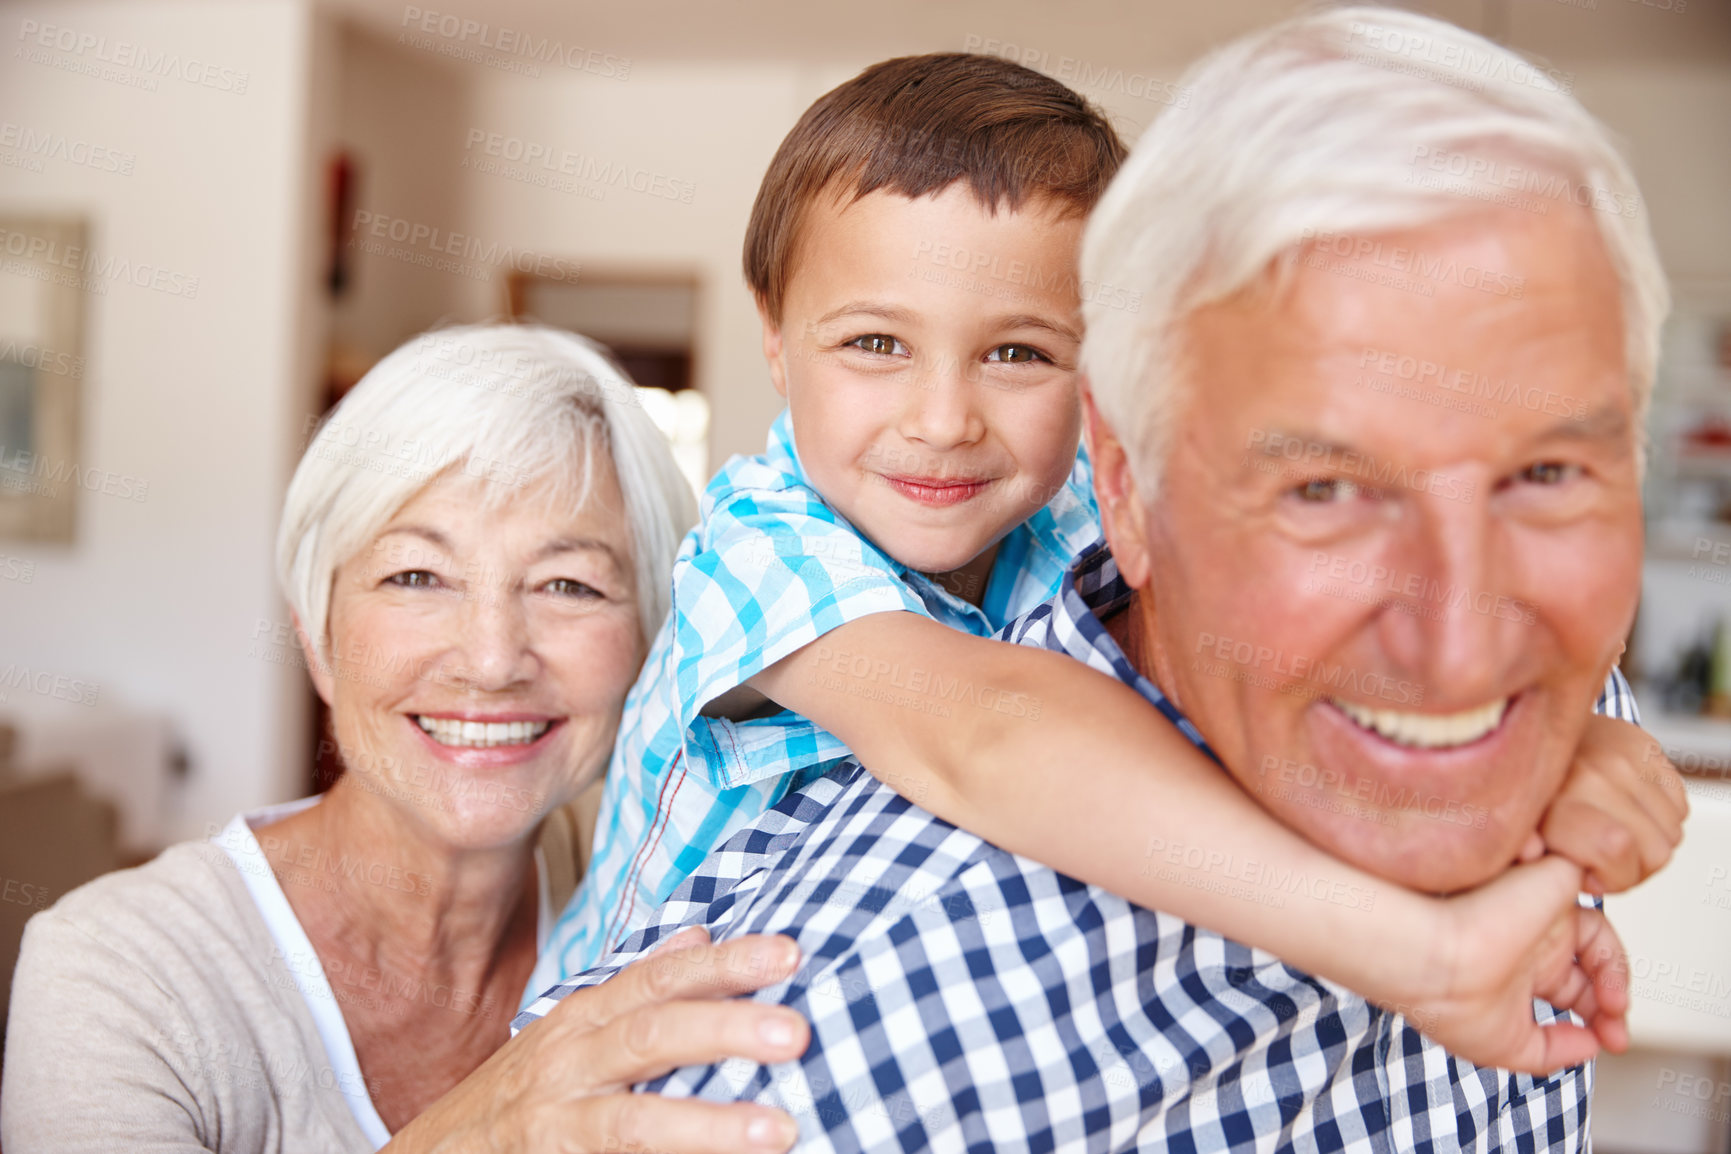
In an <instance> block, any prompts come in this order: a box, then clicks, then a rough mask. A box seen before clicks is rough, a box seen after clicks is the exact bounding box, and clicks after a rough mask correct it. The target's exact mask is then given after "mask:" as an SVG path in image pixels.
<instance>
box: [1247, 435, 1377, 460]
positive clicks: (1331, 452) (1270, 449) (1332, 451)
mask: <svg viewBox="0 0 1731 1154" xmlns="http://www.w3.org/2000/svg"><path fill="white" fill-rule="evenodd" d="M1252 431H1253V432H1262V433H1265V434H1266V436H1264V437H1263V439H1262V443H1261V444H1259V445H1256V446H1255V449H1256V451H1257V452H1258V453H1260V454H1261V455H1262V456H1264V457H1282V458H1285V459H1286V460H1288V461H1292V462H1294V463H1298V462H1301V461H1303V460H1304V457H1290V456H1287V454H1286V453H1285V452H1283V449H1284V448H1285V447H1286V446H1287V445H1290V444H1292V442H1294V441H1297V442H1298V443H1300V444H1302V445H1303V446H1304V452H1305V456H1307V457H1316V456H1320V457H1323V458H1325V459H1327V460H1333V459H1334V457H1335V456H1336V455H1337V454H1345V453H1352V454H1354V455H1356V456H1360V457H1367V456H1369V455H1370V454H1368V453H1366V452H1364V451H1363V450H1361V449H1355V448H1353V447H1352V446H1351V445H1343V444H1340V443H1339V442H1336V441H1325V440H1323V439H1322V438H1321V437H1319V436H1315V435H1312V434H1310V433H1294V432H1289V431H1287V430H1286V429H1260V430H1252ZM1313 450H1314V451H1313Z"/></svg>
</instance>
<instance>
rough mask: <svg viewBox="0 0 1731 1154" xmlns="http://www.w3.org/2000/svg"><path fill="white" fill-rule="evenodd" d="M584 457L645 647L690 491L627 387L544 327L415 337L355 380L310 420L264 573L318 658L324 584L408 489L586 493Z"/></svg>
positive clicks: (693, 511)
mask: <svg viewBox="0 0 1731 1154" xmlns="http://www.w3.org/2000/svg"><path fill="white" fill-rule="evenodd" d="M597 453H606V454H608V456H609V457H610V459H611V460H612V462H613V469H614V472H615V474H616V476H617V477H618V479H619V488H620V491H621V492H622V494H623V496H624V500H625V510H624V513H625V519H626V522H627V529H628V533H629V538H630V542H631V555H632V562H633V565H634V566H635V569H636V574H635V577H636V591H637V605H638V612H639V617H640V620H641V622H642V626H643V635H644V638H645V640H646V641H647V640H648V639H650V638H653V637H654V635H655V633H656V631H657V630H658V629H659V628H660V627H661V621H662V619H663V618H664V617H665V616H666V615H667V610H668V601H669V597H670V581H671V575H672V572H673V557H674V553H675V552H676V551H677V550H678V548H679V542H680V539H681V538H682V537H683V536H684V535H685V532H686V530H688V529H689V528H690V527H691V526H692V525H693V524H694V523H695V522H696V520H697V507H696V499H695V497H694V495H693V494H692V492H691V486H690V484H689V483H688V482H687V481H686V480H685V477H684V476H683V475H682V474H681V473H680V471H679V468H678V466H677V465H676V464H675V463H674V460H673V453H672V451H671V449H670V448H669V447H668V444H667V441H666V438H665V437H664V436H663V435H662V433H661V431H660V430H659V429H657V428H656V426H655V424H654V422H653V421H651V420H650V418H649V415H648V414H647V413H645V412H644V410H643V407H642V405H640V404H639V403H638V401H637V396H636V391H635V389H634V387H633V385H632V382H631V379H630V378H629V377H627V376H626V375H625V373H624V371H623V370H622V369H620V368H619V367H618V366H617V365H616V364H614V363H613V361H612V360H611V359H610V358H609V357H608V355H607V354H606V353H605V352H604V351H603V350H602V349H601V347H600V346H598V345H596V344H594V343H593V342H591V341H588V340H586V339H584V338H583V337H580V336H577V335H576V334H575V333H570V332H565V331H562V330H559V329H552V328H543V327H539V326H532V325H502V324H495V325H468V326H459V327H453V328H444V329H435V330H433V331H431V332H427V333H423V334H421V335H420V336H418V337H415V338H414V339H412V340H410V341H409V342H407V343H406V344H404V345H402V346H401V347H400V348H398V349H397V350H396V351H394V352H392V353H391V354H390V355H389V356H387V357H385V358H384V359H383V360H382V361H380V362H379V363H378V364H377V365H374V366H373V368H372V370H371V371H370V372H368V373H367V375H366V376H365V377H363V378H361V381H360V383H359V384H357V385H356V386H355V387H354V388H353V389H352V390H351V391H350V392H349V393H348V395H347V396H345V397H344V398H343V399H342V402H341V403H340V404H338V405H337V407H336V408H335V409H334V410H332V411H331V414H330V416H329V417H327V418H326V419H325V420H324V422H323V423H322V424H321V425H320V426H319V427H318V430H317V432H316V433H315V434H314V436H313V439H312V443H311V444H310V445H309V446H308V447H307V450H306V453H305V455H303V456H302V457H301V462H300V466H299V467H298V468H297V469H296V470H295V475H294V479H293V480H292V481H291V482H290V483H289V488H288V496H287V497H286V498H285V499H284V501H283V514H282V525H281V528H280V529H279V530H278V532H277V577H278V579H279V580H280V581H281V583H282V589H283V594H284V596H286V597H287V598H288V602H289V604H290V606H291V607H293V609H294V611H295V613H296V615H297V616H298V617H299V619H300V623H301V627H302V628H303V629H304V630H305V631H306V633H307V635H308V636H309V637H311V638H312V640H313V643H314V647H315V649H316V651H317V653H318V655H319V657H320V658H321V659H324V660H328V657H329V650H328V645H329V637H328V628H327V627H328V624H329V621H328V619H329V613H330V600H331V581H332V578H333V576H334V575H335V573H336V570H337V567H338V566H340V565H341V564H342V563H343V562H344V561H347V560H348V559H349V558H351V557H353V556H355V554H357V553H359V552H360V551H361V550H363V549H365V548H366V547H367V546H368V545H369V544H371V543H372V541H373V540H374V539H375V538H376V537H377V536H378V535H379V533H380V532H381V531H382V530H383V529H384V527H385V525H386V524H388V523H389V522H390V520H391V518H393V517H395V516H396V515H397V513H398V511H400V510H401V509H402V508H403V506H404V505H406V504H408V503H409V502H410V501H411V500H413V499H414V497H415V496H416V494H418V493H420V492H421V490H423V489H424V488H426V487H427V485H429V484H430V483H432V482H433V481H434V480H436V479H437V478H439V477H441V476H443V475H445V474H447V473H450V472H452V471H460V472H462V473H464V474H467V475H469V476H473V477H477V478H486V479H488V480H490V481H493V482H495V483H493V484H488V485H481V486H478V488H479V489H480V490H481V492H482V499H483V500H485V501H487V502H489V503H503V502H505V501H509V500H512V499H514V498H516V499H520V498H523V497H525V496H529V495H533V496H535V497H536V498H537V499H539V498H540V497H541V496H542V495H543V494H546V495H548V496H550V498H551V499H552V500H554V501H557V502H560V503H561V504H563V505H565V507H568V508H573V509H574V508H578V507H580V506H581V504H582V502H583V501H584V500H586V499H587V497H588V494H589V489H590V483H591V480H592V471H593V468H594V461H595V459H596V454H597Z"/></svg>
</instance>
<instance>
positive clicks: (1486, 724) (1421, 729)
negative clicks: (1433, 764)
mask: <svg viewBox="0 0 1731 1154" xmlns="http://www.w3.org/2000/svg"><path fill="white" fill-rule="evenodd" d="M1328 700H1329V703H1330V704H1332V705H1333V706H1334V707H1335V708H1336V709H1338V710H1340V711H1341V712H1342V713H1344V714H1346V715H1347V716H1348V717H1349V718H1351V719H1352V720H1353V722H1354V723H1355V724H1357V725H1358V726H1359V727H1360V728H1362V729H1368V730H1370V731H1371V732H1372V733H1375V734H1378V735H1380V736H1382V737H1386V738H1388V740H1390V741H1392V742H1394V743H1395V744H1396V745H1406V746H1411V747H1413V748H1415V749H1448V748H1451V747H1452V746H1456V745H1467V744H1469V743H1470V742H1474V741H1477V740H1478V739H1479V738H1481V737H1483V736H1484V735H1485V734H1487V733H1489V732H1491V731H1492V730H1493V729H1495V728H1496V727H1497V726H1499V725H1501V724H1502V721H1503V714H1504V713H1506V712H1507V711H1508V708H1509V699H1508V698H1506V697H1505V698H1503V699H1502V700H1500V701H1493V702H1491V703H1490V704H1489V705H1481V706H1479V707H1478V708H1477V709H1468V710H1464V711H1462V712H1460V713H1404V712H1402V711H1400V710H1398V709H1372V708H1370V707H1369V706H1366V705H1359V704H1357V703H1356V702H1352V701H1342V700H1341V699H1340V698H1338V697H1331V698H1329V699H1328Z"/></svg>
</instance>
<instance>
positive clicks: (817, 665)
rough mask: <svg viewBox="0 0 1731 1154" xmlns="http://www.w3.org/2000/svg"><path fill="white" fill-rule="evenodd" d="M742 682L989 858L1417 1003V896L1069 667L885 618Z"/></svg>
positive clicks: (1042, 654)
mask: <svg viewBox="0 0 1731 1154" xmlns="http://www.w3.org/2000/svg"><path fill="white" fill-rule="evenodd" d="M751 684H752V685H754V686H756V687H757V688H758V689H760V690H762V691H763V692H764V693H765V694H767V695H768V696H770V697H771V698H773V699H775V700H776V701H777V702H778V703H780V704H781V705H782V706H783V707H785V708H788V709H791V710H794V711H795V712H797V713H800V714H802V715H804V716H806V717H808V718H810V719H811V720H813V721H814V722H816V723H817V724H819V725H821V726H823V727H824V728H825V729H827V730H829V731H830V732H831V733H834V734H835V735H836V736H837V737H839V738H840V739H841V740H842V741H843V742H845V743H846V744H847V745H848V747H849V748H850V749H851V750H853V752H854V753H855V754H856V755H857V756H858V757H859V759H860V761H861V763H862V764H863V765H865V766H866V767H867V768H868V769H869V770H870V771H871V772H872V773H873V774H874V775H875V776H877V777H878V778H879V780H881V781H883V782H884V783H885V784H886V785H888V786H890V787H891V788H892V789H895V790H896V791H897V792H898V793H901V794H902V795H903V796H905V797H907V798H908V799H909V800H911V801H914V802H916V803H918V804H920V805H922V806H923V807H925V808H926V809H928V810H930V811H931V812H933V813H935V814H937V815H938V816H940V817H942V818H944V819H945V820H947V821H950V822H952V823H954V824H956V825H958V826H960V827H962V828H964V829H968V830H970V831H972V832H974V833H977V834H979V835H981V836H982V837H985V838H986V839H987V840H989V841H991V842H993V843H995V844H997V845H999V846H1002V847H1003V848H1005V849H1008V850H1011V851H1013V852H1015V853H1019V854H1022V855H1023V856H1025V857H1029V858H1032V859H1034V860H1036V861H1039V862H1042V863H1044V864H1046V865H1049V866H1051V867H1053V868H1054V869H1057V870H1059V871H1061V872H1063V873H1066V874H1069V875H1071V876H1072V877H1076V878H1080V879H1081V880H1083V881H1087V882H1090V883H1092V884H1095V885H1098V886H1101V887H1102V888H1105V889H1108V890H1111V891H1112V892H1114V893H1117V894H1119V895H1121V896H1123V897H1126V898H1128V899H1130V900H1131V901H1133V902H1135V903H1137V904H1138V905H1142V906H1146V907H1150V908H1156V909H1160V910H1164V911H1166V912H1169V913H1172V914H1175V915H1177V916H1179V917H1182V918H1184V919H1185V920H1186V921H1189V922H1192V923H1194V924H1196V925H1200V926H1204V927H1206V928H1208V929H1211V930H1215V931H1217V932H1219V933H1222V934H1225V935H1226V936H1228V937H1231V938H1234V939H1237V940H1238V941H1242V942H1245V943H1247V944H1250V945H1254V946H1258V947H1261V948H1263V949H1266V950H1268V951H1270V952H1271V953H1274V954H1276V955H1278V956H1280V957H1281V958H1283V959H1284V960H1286V961H1288V962H1291V963H1292V964H1294V965H1296V966H1299V967H1301V968H1303V969H1306V970H1309V971H1311V972H1313V973H1317V974H1320V975H1322V976H1324V977H1327V978H1331V979H1333V980H1336V981H1340V982H1342V983H1344V984H1346V985H1349V986H1351V987H1353V988H1354V989H1357V990H1358V991H1359V992H1361V993H1363V994H1366V995H1368V996H1370V997H1373V998H1377V999H1386V998H1389V997H1396V996H1399V995H1400V994H1401V993H1402V992H1406V991H1411V990H1413V989H1415V988H1423V981H1422V978H1421V976H1420V975H1416V974H1414V973H1413V972H1412V967H1411V964H1410V963H1412V962H1413V961H1414V960H1418V959H1424V958H1426V957H1427V956H1428V951H1427V950H1426V949H1425V948H1424V947H1425V943H1426V940H1427V935H1428V934H1429V933H1430V932H1431V930H1432V928H1433V926H1432V922H1433V919H1431V918H1429V917H1427V912H1428V911H1427V909H1426V906H1427V905H1428V903H1429V899H1424V898H1421V897H1419V896H1418V895H1416V894H1413V893H1412V892H1411V891H1409V890H1407V889H1405V888H1404V887H1402V886H1399V885H1396V884H1394V883H1391V882H1387V881H1384V880H1382V879H1378V878H1374V877H1372V876H1371V875H1369V874H1366V873H1365V872H1363V871H1362V870H1359V869H1357V868H1355V867H1353V866H1350V865H1348V864H1346V863H1344V862H1341V861H1339V860H1338V859H1336V858H1333V857H1331V856H1329V855H1328V854H1326V853H1324V852H1322V851H1321V850H1319V849H1318V848H1317V847H1315V846H1314V845H1312V844H1311V843H1310V842H1308V841H1306V840H1305V839H1304V838H1302V837H1300V836H1299V835H1298V834H1297V833H1295V832H1293V831H1292V830H1291V829H1289V828H1287V827H1286V826H1284V825H1282V824H1281V823H1280V822H1279V821H1277V820H1275V819H1274V818H1273V817H1272V816H1271V815H1269V814H1268V812H1267V811H1265V810H1263V809H1262V808H1261V807H1260V806H1259V805H1257V804H1256V803H1255V802H1254V801H1253V800H1252V799H1251V798H1250V797H1249V796H1248V795H1247V794H1245V793H1244V791H1243V790H1242V789H1240V788H1239V787H1238V786H1237V784H1236V783H1235V782H1233V780H1232V779H1231V778H1230V776H1228V775H1227V774H1226V773H1224V772H1223V771H1222V770H1221V769H1220V768H1219V767H1218V766H1216V765H1215V764H1214V763H1213V762H1211V761H1210V760H1208V758H1207V757H1205V756H1204V755H1203V754H1202V752H1201V751H1200V750H1198V749H1197V748H1196V747H1195V746H1194V745H1192V744H1191V743H1190V742H1189V740H1188V739H1186V738H1185V737H1184V736H1183V734H1181V733H1180V732H1179V731H1178V730H1177V728H1176V727H1174V726H1173V725H1171V724H1170V723H1169V722H1168V721H1166V720H1165V719H1164V718H1162V717H1161V716H1159V714H1158V713H1157V712H1156V711H1155V710H1154V709H1153V708H1152V707H1151V706H1149V704H1148V703H1147V702H1145V701H1144V700H1143V699H1142V698H1141V697H1140V696H1139V695H1138V694H1137V693H1136V692H1135V691H1134V690H1132V689H1130V688H1129V687H1128V686H1125V685H1122V684H1120V683H1118V682H1117V681H1115V680H1113V679H1112V678H1110V677H1107V676H1105V675H1103V674H1101V673H1098V672H1096V671H1095V670H1092V669H1089V668H1088V667H1087V666H1085V665H1083V664H1081V663H1080V662H1077V661H1074V660H1072V659H1071V658H1069V657H1066V656H1064V655H1062V654H1057V653H1050V652H1046V651H1044V650H1037V649H1032V648H1028V647H1025V646H1016V645H1010V644H1005V643H1002V642H997V641H987V640H984V639H981V638H977V637H971V636H968V635H967V634H964V633H960V632H957V631H955V630H952V629H948V628H946V627H945V626H942V625H939V624H937V623H936V622H933V621H929V620H927V619H925V618H921V617H918V616H916V615H914V614H909V613H886V614H879V615H877V616H875V617H870V618H865V619H863V620H860V621H855V622H851V623H850V624H848V625H845V626H842V627H841V628H839V629H837V630H834V631H832V632H831V633H829V634H828V635H826V637H825V638H824V639H823V641H820V642H817V643H814V644H813V645H810V646H807V647H806V648H805V649H803V650H801V651H799V652H797V653H794V654H793V655H791V656H790V657H788V658H787V659H785V660H784V661H782V662H781V663H779V664H778V665H777V666H775V667H773V668H772V669H771V670H769V671H766V673H765V674H762V675H759V677H758V678H755V679H753V681H752V682H751ZM1298 878H1302V879H1304V882H1303V883H1302V885H1301V886H1299V887H1297V888H1294V885H1293V879H1298Z"/></svg>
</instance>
